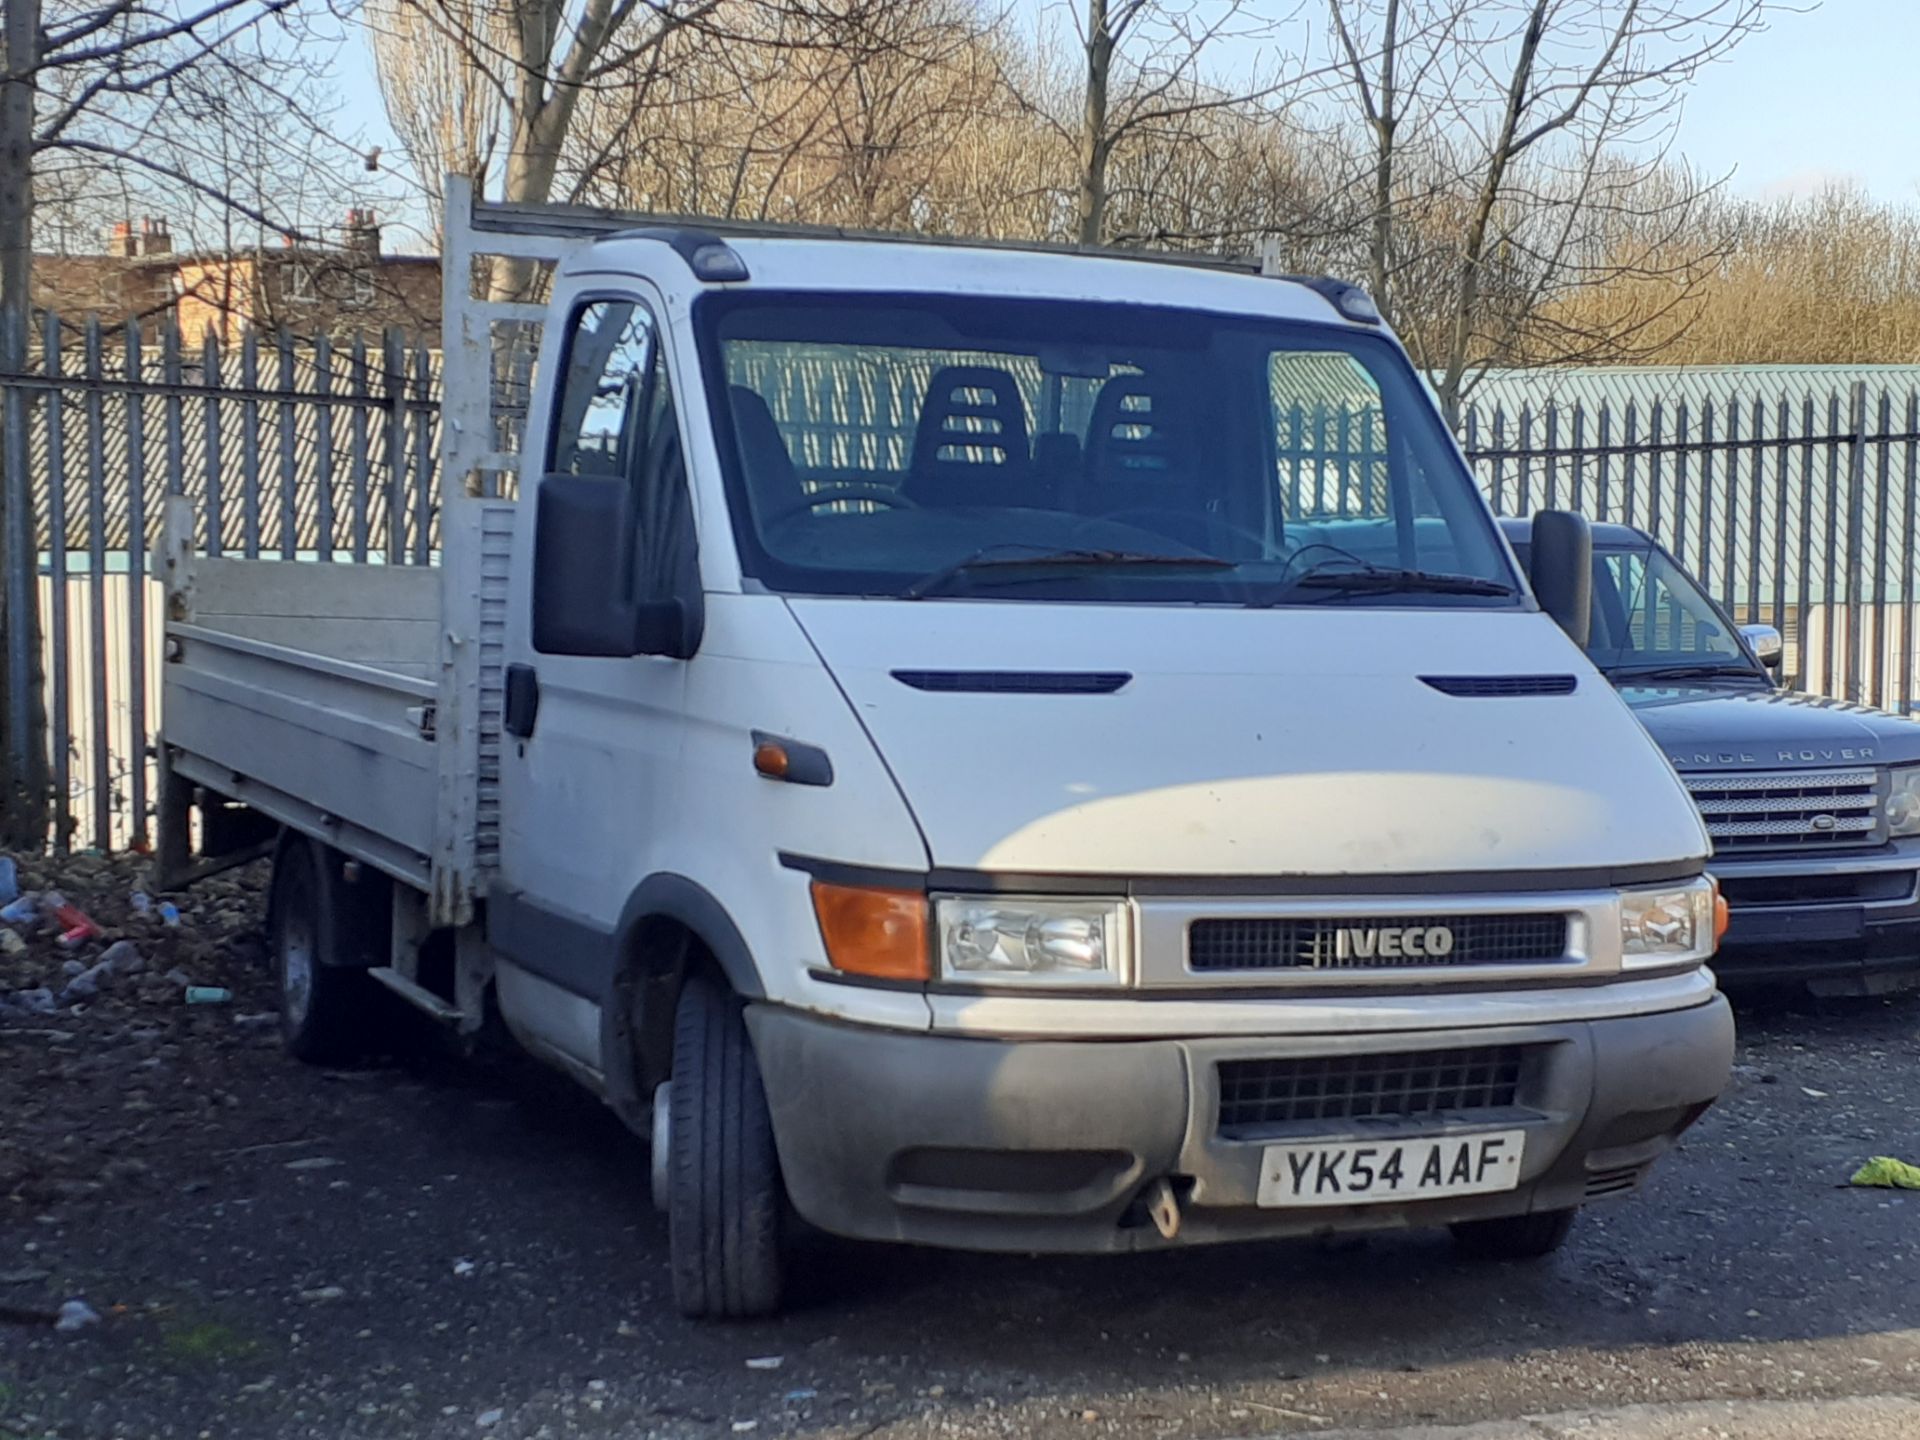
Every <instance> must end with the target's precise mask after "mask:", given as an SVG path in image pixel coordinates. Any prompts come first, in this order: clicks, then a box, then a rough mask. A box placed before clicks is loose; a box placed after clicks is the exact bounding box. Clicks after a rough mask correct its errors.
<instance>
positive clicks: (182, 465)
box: [0, 316, 1920, 849]
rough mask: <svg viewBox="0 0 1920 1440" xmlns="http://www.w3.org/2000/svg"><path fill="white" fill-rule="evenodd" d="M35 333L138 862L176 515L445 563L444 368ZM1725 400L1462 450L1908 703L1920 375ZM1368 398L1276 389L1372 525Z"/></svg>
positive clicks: (1534, 380)
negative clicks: (1620, 526) (164, 580)
mask: <svg viewBox="0 0 1920 1440" xmlns="http://www.w3.org/2000/svg"><path fill="white" fill-rule="evenodd" d="M498 339H499V337H498V336H497V335H496V336H495V337H494V341H495V348H496V350H497V349H498V348H499V346H498ZM35 341H36V343H35V346H34V348H33V358H32V363H31V364H30V365H29V366H28V367H27V368H26V370H25V371H24V372H22V373H18V374H9V375H0V399H7V400H18V401H19V402H21V403H20V405H19V407H18V409H17V410H15V409H13V407H11V406H10V407H9V410H10V411H11V412H12V413H23V414H24V415H25V416H26V420H27V424H26V427H25V428H26V431H27V436H28V440H29V452H30V460H29V465H28V473H29V477H30V480H31V488H32V495H33V507H32V509H33V516H34V521H35V530H34V532H33V540H32V544H33V547H34V549H35V552H36V554H35V560H36V564H35V570H36V572H37V574H36V579H37V583H38V586H39V601H40V618H41V657H40V658H41V661H42V669H43V674H44V676H45V684H46V702H47V712H48V717H49V721H50V729H51V740H50V750H51V756H50V759H51V763H52V770H53V775H54V783H55V795H54V812H55V821H56V827H57V828H56V836H55V838H56V842H57V843H58V844H60V845H62V846H63V847H73V848H80V847H87V846H92V847H98V848H102V849H113V848H125V847H140V846H143V845H144V844H145V843H146V842H147V839H148V829H149V814H150V802H151V800H152V798H153V795H154V786H155V772H154V754H153V744H154V738H155V735H156V733H157V729H158V721H159V716H158V714H157V709H158V697H159V690H160V687H159V683H158V678H159V671H158V667H159V665H160V664H161V663H162V661H163V656H162V650H161V627H162V623H163V619H164V617H163V616H162V615H161V613H160V608H161V603H162V601H161V593H160V587H159V585H158V584H157V582H156V581H155V579H154V578H153V570H154V564H153V556H154V555H155V552H156V550H157V547H158V544H159V539H160V536H159V525H160V516H161V512H162V510H163V508H164V507H163V500H164V497H165V496H167V495H169V494H181V495H186V496H188V497H189V498H190V499H191V500H192V501H193V502H194V506H195V510H196V513H197V515H198V516H199V523H200V526H201V535H200V536H199V543H201V544H202V545H204V546H205V547H207V548H208V549H212V550H218V551H222V552H225V553H228V554H239V555H248V556H270V557H278V558H290V559H296V560H306V561H312V562H314V563H322V564H325V563H333V564H430V563H433V562H434V561H435V560H436V559H437V557H438V551H439V535H438V528H437V527H438V516H439V509H440V489H439V487H440V482H441V471H440V458H439V431H440V406H439V395H440V377H441V367H440V357H439V356H438V355H437V353H435V352H431V351H427V350H424V349H420V348H413V347H409V346H408V345H407V344H405V343H404V342H403V341H402V340H401V338H400V337H399V336H398V335H392V334H390V335H388V336H385V337H382V338H379V339H375V340H346V341H337V342H329V341H326V340H296V339H293V338H291V337H289V336H286V335H275V336H249V337H247V338H246V339H244V340H243V341H242V342H241V343H240V344H239V345H237V346H232V347H228V348H225V349H222V348H219V347H216V346H215V345H214V344H213V343H211V342H210V341H209V342H205V343H198V344H194V345H191V346H184V347H183V346H182V345H181V344H180V342H179V340H178V337H177V336H175V335H174V333H173V332H172V330H171V329H170V328H169V327H166V326H146V327H143V326H140V325H130V326H125V327H121V326H115V327H113V328H112V329H110V330H103V329H102V328H101V327H100V326H99V324H98V323H97V322H94V321H84V322H81V323H79V324H77V325H76V324H70V323H63V322H61V321H59V320H58V319H56V318H55V317H53V316H41V317H39V323H38V327H37V334H36V336H35ZM526 341H527V337H525V336H522V337H519V344H518V348H517V349H515V350H514V354H516V355H518V356H519V362H518V363H516V364H513V365H511V366H508V367H507V369H508V370H510V371H511V374H510V375H509V376H508V377H507V378H508V379H510V380H511V381H512V384H510V385H508V386H507V387H506V389H505V390H503V389H502V374H503V373H505V372H503V371H501V366H500V364H499V363H498V362H499V356H497V355H496V357H495V362H496V363H495V365H494V369H495V371H496V372H497V373H495V374H494V375H493V377H492V382H491V389H492V391H494V392H496V393H493V394H491V395H490V396H489V397H487V399H488V405H489V411H490V412H492V411H502V412H504V414H505V419H506V421H508V422H511V421H512V418H513V417H514V416H516V415H518V414H519V413H520V412H521V411H522V410H523V408H524V400H525V390H526V382H527V378H528V377H527V373H526V372H527V369H528V365H529V363H530V354H529V353H525V352H526ZM463 353H464V352H463ZM769 363H775V364H776V368H780V367H779V366H778V365H777V357H769ZM788 372H791V373H788ZM805 372H806V367H805V365H804V364H800V363H790V364H788V365H787V366H786V367H785V368H784V369H782V373H781V374H779V375H777V376H776V375H764V376H757V377H755V382H756V387H757V388H760V389H762V391H763V393H766V394H767V395H768V396H769V399H770V400H771V401H772V404H773V409H774V410H775V413H776V417H778V416H779V415H780V413H781V412H782V411H783V410H784V409H785V408H787V407H786V406H784V405H783V403H782V397H783V394H784V391H785V390H786V389H793V388H795V387H802V388H804V387H805V386H807V385H808V384H817V383H818V381H819V377H812V378H811V379H810V378H809V375H808V373H805ZM1588 373H1597V372H1588ZM1281 378H1282V379H1284V378H1285V377H1281ZM1739 383H1740V384H1741V385H1742V386H1744V387H1745V388H1744V389H1743V390H1742V391H1741V392H1739V393H1734V392H1732V391H1731V390H1729V389H1727V388H1726V386H1725V385H1723V386H1722V387H1721V388H1720V389H1719V390H1717V391H1716V390H1711V389H1703V388H1702V387H1701V386H1700V385H1699V384H1698V383H1697V376H1694V375H1693V374H1692V372H1687V371H1677V370H1670V371H1660V372H1654V371H1642V372H1635V374H1634V376H1633V385H1634V386H1635V387H1637V389H1633V390H1629V391H1627V392H1626V393H1624V394H1623V393H1620V392H1619V391H1618V389H1616V390H1615V391H1613V392H1608V391H1607V390H1605V389H1604V388H1597V387H1595V386H1593V385H1585V386H1584V387H1583V386H1581V385H1574V386H1572V387H1571V389H1572V394H1571V398H1569V385H1568V384H1567V383H1566V381H1565V377H1564V376H1563V377H1562V378H1561V380H1560V381H1548V380H1543V379H1541V378H1539V377H1530V376H1510V377H1505V378H1503V379H1499V380H1497V381H1496V382H1494V383H1489V384H1488V385H1486V386H1485V387H1483V389H1482V391H1481V392H1480V394H1481V397H1482V398H1481V399H1480V400H1479V401H1478V402H1477V403H1476V404H1474V405H1472V406H1471V407H1469V408H1468V409H1467V410H1466V411H1465V413H1464V415H1463V424H1462V435H1461V438H1462V441H1463V444H1464V447H1465V449H1466V451H1467V454H1468V457H1469V459H1470V460H1471V461H1472V463H1473V464H1474V466H1475V468H1476V471H1477V473H1478V475H1479V478H1480V480H1481V483H1482V485H1483V487H1484V488H1485V490H1486V492H1487V494H1488V495H1489V497H1490V498H1491V499H1492V501H1493V504H1494V507H1495V509H1496V510H1498V511H1500V512H1501V513H1503V514H1526V513H1529V512H1531V511H1533V510H1536V509H1539V508H1542V507H1545V506H1565V507H1568V508H1572V509H1577V510H1582V511H1585V512H1586V513H1587V514H1589V515H1591V516H1593V517H1594V518H1595V519H1596V520H1605V521H1629V522H1631V523H1633V524H1635V525H1638V526H1640V527H1642V528H1643V529H1646V530H1648V531H1649V532H1651V533H1652V534H1654V535H1655V536H1656V537H1657V538H1659V539H1660V541H1661V542H1662V543H1664V544H1665V545H1666V546H1667V547H1668V548H1670V549H1671V550H1673V551H1674V553H1675V554H1676V555H1678V556H1679V558H1680V559H1681V560H1682V561H1683V562H1684V563H1685V564H1686V565H1687V566H1688V567H1689V568H1691V569H1692V570H1693V571H1694V572H1695V573H1696V574H1697V575H1699V576H1700V577H1701V579H1702V580H1703V581H1704V582H1705V584H1706V586H1707V588H1708V589H1709V591H1711V592H1712V593H1713V594H1714V595H1715V596H1717V597H1718V598H1720V599H1721V600H1722V601H1723V602H1724V603H1726V604H1727V606H1728V608H1729V609H1730V610H1731V611H1732V612H1733V614H1734V616H1735V618H1736V619H1737V620H1739V621H1741V622H1746V621H1748V620H1759V621H1766V622H1769V623H1772V624H1774V625H1776V626H1777V627H1778V628H1779V629H1780V630H1781V631H1782V633H1783V634H1784V636H1785V637H1786V640H1787V645H1788V673H1789V675H1790V676H1791V677H1792V678H1793V679H1794V680H1795V681H1796V682H1797V683H1799V684H1801V685H1803V686H1804V687H1805V688H1808V689H1811V690H1816V691H1819V692H1822V693H1825V694H1829V695H1833V696H1836V697H1839V698H1843V699H1853V700H1860V701H1863V702H1866V703H1873V704H1879V705H1883V706H1885V707H1887V708H1890V709H1896V710H1901V711H1906V710H1909V709H1911V708H1913V704H1914V701H1915V699H1916V698H1920V697H1917V696H1916V691H1920V675H1917V674H1916V669H1917V668H1920V654H1917V653H1916V642H1917V641H1920V569H1917V568H1916V566H1917V565H1920V555H1917V553H1916V551H1917V549H1920V547H1917V546H1916V540H1917V539H1920V536H1916V521H1920V498H1917V497H1916V481H1917V480H1920V473H1917V463H1920V451H1916V449H1915V446H1916V444H1920V368H1916V369H1898V370H1892V369H1889V370H1885V371H1882V372H1879V373H1877V374H1876V375H1874V376H1873V377H1872V378H1871V379H1870V380H1862V379H1848V380H1843V381H1840V382H1839V383H1836V381H1835V379H1834V378H1833V377H1831V376H1828V375H1824V374H1823V373H1822V372H1820V371H1783V372H1774V373H1771V374H1758V375H1753V374H1743V375H1742V376H1741V377H1740V382H1739ZM1313 388H1314V387H1308V389H1309V390H1311V389H1313ZM507 391H511V392H512V393H510V394H509V393H507ZM910 392H911V393H910ZM1303 393H1305V392H1303ZM1318 393H1319V394H1321V395H1325V394H1326V390H1325V388H1324V387H1319V389H1318ZM917 396H918V391H917V390H916V389H915V387H913V386H911V385H909V386H906V387H905V389H903V390H902V391H901V393H900V394H898V395H895V394H893V393H891V391H889V392H888V393H886V394H880V393H877V392H876V393H875V394H872V395H866V394H862V395H859V396H852V397H849V398H848V399H847V401H846V403H845V404H844V405H841V404H838V403H836V404H833V405H829V406H826V407H825V408H824V411H823V408H822V406H821V405H820V404H819V403H818V400H819V397H818V396H817V395H816V396H815V397H814V400H813V402H810V403H809V404H808V405H806V406H795V407H793V408H794V409H795V413H796V414H799V413H806V414H810V415H812V416H815V417H818V416H819V415H821V414H822V413H827V414H830V415H832V417H833V423H832V424H831V425H830V426H828V427H827V429H826V431H823V432H822V433H819V434H814V433H811V432H805V433H803V432H800V431H794V432H793V433H790V434H788V436H787V438H788V441H789V444H790V446H792V447H793V448H794V449H795V451H796V455H795V458H796V459H797V460H799V461H800V462H801V463H802V464H803V465H808V464H811V465H833V464H846V463H865V464H871V465H877V466H880V467H882V468H885V467H887V466H889V465H893V466H897V465H898V464H900V463H904V461H903V460H902V458H901V457H902V456H903V455H904V454H905V450H904V449H903V446H904V445H905V443H906V437H908V436H910V434H911V431H912V427H913V424H914V421H915V416H916V412H917V403H918V401H917ZM1369 400H1370V397H1369V396H1367V395H1365V394H1356V395H1354V396H1353V397H1351V401H1350V403H1348V404H1346V405H1344V406H1341V405H1335V406H1333V407H1332V408H1330V409H1329V408H1328V407H1326V406H1324V405H1322V406H1320V407H1319V408H1318V409H1316V408H1315V407H1313V406H1310V405H1307V406H1304V407H1303V402H1302V400H1301V399H1300V397H1299V396H1298V395H1296V394H1294V393H1293V391H1292V390H1290V389H1287V387H1286V386H1284V385H1282V384H1281V383H1280V381H1279V380H1277V381H1276V391H1275V396H1274V410H1275V447H1276V453H1277V455H1278V457H1279V461H1280V466H1281V477H1280V478H1281V480H1282V483H1283V487H1284V488H1285V490H1286V492H1287V494H1288V495H1289V496H1290V497H1291V500H1292V503H1294V505H1295V506H1296V507H1297V508H1298V509H1299V510H1301V511H1302V512H1306V511H1313V512H1318V513H1346V511H1347V510H1348V509H1349V508H1354V509H1355V513H1367V512H1368V510H1369V508H1370V504H1371V501H1370V498H1369V497H1370V496H1371V495H1372V493H1373V491H1374V490H1375V489H1376V488H1377V482H1378V480H1379V478H1380V474H1381V466H1382V465H1383V464H1384V463H1385V458H1384V457H1385V455H1386V453H1387V449H1386V446H1385V444H1384V437H1383V435H1382V433H1381V424H1380V420H1381V417H1380V415H1379V412H1378V410H1377V409H1375V408H1371V407H1370V405H1369ZM843 411H844V413H842V412H843ZM1322 412H1324V413H1322ZM1063 419H1065V420H1068V421H1070V420H1071V417H1064V416H1063ZM494 421H495V422H496V425H497V424H498V423H501V422H502V416H501V415H494ZM483 428H484V427H483ZM843 431H844V432H845V433H842V432H843ZM896 431H897V432H898V434H896V433H895V432H896ZM484 438H485V437H483V439H484ZM503 463H504V462H503ZM501 483H502V484H503V485H504V484H506V483H509V482H506V481H504V480H503V481H502V482H501Z"/></svg>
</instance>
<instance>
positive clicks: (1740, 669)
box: [1601, 661, 1773, 685]
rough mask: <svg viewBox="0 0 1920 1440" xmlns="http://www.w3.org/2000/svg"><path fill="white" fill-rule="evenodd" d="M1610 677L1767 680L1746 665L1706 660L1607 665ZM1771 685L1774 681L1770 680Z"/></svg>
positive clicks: (1605, 667) (1606, 669)
mask: <svg viewBox="0 0 1920 1440" xmlns="http://www.w3.org/2000/svg"><path fill="white" fill-rule="evenodd" d="M1601 668H1602V669H1604V670H1605V671H1606V674H1607V678H1608V679H1623V678H1624V679H1633V680H1707V679H1715V680H1717V679H1720V678H1722V677H1731V676H1738V677H1739V678H1741V679H1743V680H1767V677H1766V676H1764V675H1757V674H1755V673H1754V672H1753V671H1752V670H1750V669H1748V668H1747V667H1746V666H1745V665H1713V664H1709V663H1706V662H1704V661H1699V662H1695V663H1694V664H1691V665H1606V666H1602V667H1601ZM1767 683H1768V684H1769V685H1770V684H1772V683H1773V682H1772V681H1771V680H1768V681H1767Z"/></svg>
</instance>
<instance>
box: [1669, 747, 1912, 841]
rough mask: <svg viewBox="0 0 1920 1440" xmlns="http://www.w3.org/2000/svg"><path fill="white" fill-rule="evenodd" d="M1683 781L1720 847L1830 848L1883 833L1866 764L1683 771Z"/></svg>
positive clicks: (1874, 779)
mask: <svg viewBox="0 0 1920 1440" xmlns="http://www.w3.org/2000/svg"><path fill="white" fill-rule="evenodd" d="M1685 778H1686V782H1687V789H1688V790H1689V791H1690V792H1692V795H1693V802H1694V804H1696V805H1698V806H1699V807H1700V818H1701V819H1702V820H1704V821H1705V822H1706V825H1707V833H1708V834H1709V835H1711V836H1712V837H1713V844H1714V848H1715V849H1716V850H1718V851H1720V852H1721V853H1723V854H1724V853H1727V852H1730V851H1741V850H1749V851H1750V850H1787V849H1796V850H1797V849H1834V848H1836V847H1841V846H1847V845H1877V844H1879V843H1880V842H1881V841H1882V840H1884V839H1886V834H1885V829H1884V825H1883V822H1882V820H1881V805H1880V777H1879V775H1878V773H1877V772H1875V771H1874V770H1872V769H1867V768H1862V769H1858V770H1814V771H1799V772H1794V771H1787V772H1783V773H1773V774H1766V775H1688V776H1686V777H1685Z"/></svg>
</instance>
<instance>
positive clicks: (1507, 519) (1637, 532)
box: [1500, 515, 1653, 549]
mask: <svg viewBox="0 0 1920 1440" xmlns="http://www.w3.org/2000/svg"><path fill="white" fill-rule="evenodd" d="M1500 529H1501V531H1502V532H1503V533H1504V534H1505V535H1506V537H1507V539H1508V540H1509V541H1511V542H1512V543H1513V544H1515V545H1525V544H1526V543H1527V542H1528V541H1530V540H1531V539H1532V538H1533V521H1531V520H1529V519H1527V518H1526V517H1525V516H1519V517H1515V516H1511V515H1503V516H1501V517H1500ZM1652 543H1653V537H1652V536H1651V535H1649V534H1647V532H1646V531H1644V530H1642V529H1640V528H1639V527H1638V526H1634V525H1616V524H1612V523H1610V522H1607V521H1600V522H1597V523H1596V524H1595V525H1594V526H1593V544H1594V548H1595V549H1638V548H1639V547H1640V546H1642V545H1650V544H1652Z"/></svg>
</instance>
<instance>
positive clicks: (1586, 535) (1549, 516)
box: [1527, 510, 1593, 650]
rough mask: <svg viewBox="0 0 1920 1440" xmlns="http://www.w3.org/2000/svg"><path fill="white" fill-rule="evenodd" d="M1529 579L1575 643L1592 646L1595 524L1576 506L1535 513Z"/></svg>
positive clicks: (1541, 600) (1538, 597) (1543, 603)
mask: <svg viewBox="0 0 1920 1440" xmlns="http://www.w3.org/2000/svg"><path fill="white" fill-rule="evenodd" d="M1530 554H1531V559H1530V561H1529V562H1528V566H1527V571H1528V573H1527V579H1528V580H1529V581H1530V582H1531V583H1532V585H1533V593H1534V596H1535V598H1536V599H1538V600H1539V601H1540V608H1541V609H1542V610H1544V611H1546V612H1547V614H1549V615H1551V616H1552V617H1553V618H1554V619H1555V620H1556V621H1558V622H1559V625H1560V628H1561V629H1562V630H1564V631H1566V632H1567V634H1568V635H1569V636H1570V637H1571V638H1572V640H1573V643H1574V644H1576V645H1578V646H1579V647H1580V648H1581V649H1582V650H1584V649H1586V648H1587V639H1588V636H1589V635H1590V634H1591V633H1592V630H1593V528H1592V527H1591V526H1590V525H1588V523H1587V517H1586V516H1584V515H1580V514H1576V513H1575V512H1574V511H1572V510H1541V511H1538V512H1536V513H1535V514H1534V517H1533V542H1532V549H1531V552H1530Z"/></svg>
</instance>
